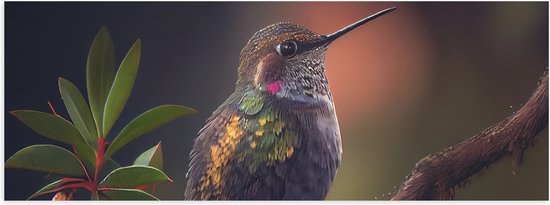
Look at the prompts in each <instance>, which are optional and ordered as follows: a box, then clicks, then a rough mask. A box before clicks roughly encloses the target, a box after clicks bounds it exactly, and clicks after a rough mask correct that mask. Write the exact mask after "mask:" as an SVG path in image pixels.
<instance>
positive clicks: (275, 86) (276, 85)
mask: <svg viewBox="0 0 550 205" xmlns="http://www.w3.org/2000/svg"><path fill="white" fill-rule="evenodd" d="M280 89H281V82H279V81H275V82H272V83H269V84H267V91H269V93H271V95H275V93H277V92H279V90H280Z"/></svg>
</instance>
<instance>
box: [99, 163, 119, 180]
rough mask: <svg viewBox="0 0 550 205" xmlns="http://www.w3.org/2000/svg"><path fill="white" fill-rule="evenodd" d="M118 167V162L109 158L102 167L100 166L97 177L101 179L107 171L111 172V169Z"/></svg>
mask: <svg viewBox="0 0 550 205" xmlns="http://www.w3.org/2000/svg"><path fill="white" fill-rule="evenodd" d="M118 168H120V164H118V163H117V162H115V161H114V160H112V159H109V160H107V161H106V162H105V164H103V167H102V168H101V172H100V175H99V178H100V179H102V178H104V177H105V176H107V175H108V174H109V173H111V172H112V171H113V170H115V169H118Z"/></svg>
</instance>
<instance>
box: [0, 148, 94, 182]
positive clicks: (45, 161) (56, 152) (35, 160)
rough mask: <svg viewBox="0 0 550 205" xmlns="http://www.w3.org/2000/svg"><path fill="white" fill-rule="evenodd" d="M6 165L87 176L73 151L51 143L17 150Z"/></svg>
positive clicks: (7, 166)
mask: <svg viewBox="0 0 550 205" xmlns="http://www.w3.org/2000/svg"><path fill="white" fill-rule="evenodd" d="M5 167H6V168H20V169H29V170H35V171H42V172H47V173H54V174H62V175H67V176H77V177H84V176H86V174H85V173H84V171H83V170H82V167H81V166H80V162H79V161H78V159H77V158H76V156H75V155H74V154H73V153H71V152H70V151H68V150H66V149H63V148H61V147H58V146H55V145H49V144H41V145H32V146H29V147H25V148H23V149H21V150H19V151H17V152H16V153H15V154H14V155H13V156H11V157H10V158H9V159H8V161H6V164H5Z"/></svg>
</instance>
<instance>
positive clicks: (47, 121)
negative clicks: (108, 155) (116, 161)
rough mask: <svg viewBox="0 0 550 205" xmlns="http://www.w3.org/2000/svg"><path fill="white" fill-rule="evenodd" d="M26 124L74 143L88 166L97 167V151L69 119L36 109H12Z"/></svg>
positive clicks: (60, 139)
mask: <svg viewBox="0 0 550 205" xmlns="http://www.w3.org/2000/svg"><path fill="white" fill-rule="evenodd" d="M11 114H13V115H15V117H17V118H18V119H19V120H21V121H22V122H23V123H24V124H25V125H27V126H28V127H30V128H31V129H32V130H34V131H35V132H37V133H38V134H40V135H42V136H44V137H47V138H50V139H52V140H55V141H58V142H63V143H66V144H69V145H72V146H73V147H74V148H75V150H76V152H77V154H78V156H79V157H80V158H81V159H82V160H83V161H84V163H86V166H87V167H88V168H92V167H95V166H94V165H95V152H94V150H93V149H92V147H90V145H88V143H86V141H84V138H83V137H82V135H81V134H80V133H79V132H78V130H77V129H76V128H75V127H74V126H73V124H71V123H70V122H69V121H67V120H65V119H63V118H62V117H60V116H58V115H52V114H48V113H45V112H40V111H35V110H15V111H11Z"/></svg>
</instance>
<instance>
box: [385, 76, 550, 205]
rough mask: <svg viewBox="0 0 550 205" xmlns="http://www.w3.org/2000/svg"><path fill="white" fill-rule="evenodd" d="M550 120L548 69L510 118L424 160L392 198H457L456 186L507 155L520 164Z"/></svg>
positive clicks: (515, 163) (417, 165)
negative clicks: (530, 94) (531, 93)
mask: <svg viewBox="0 0 550 205" xmlns="http://www.w3.org/2000/svg"><path fill="white" fill-rule="evenodd" d="M547 124H548V70H546V71H545V72H544V74H543V76H542V77H541V79H540V80H539V84H538V87H537V89H536V90H535V91H534V93H533V95H532V96H531V98H529V100H528V101H527V103H525V105H524V106H523V107H521V109H519V110H518V111H517V112H516V113H514V114H513V115H511V116H509V117H508V118H507V119H505V120H503V121H501V122H499V123H497V124H495V125H493V126H491V127H489V128H487V129H485V130H484V131H482V132H480V133H478V134H476V135H474V136H473V137H471V138H469V139H467V140H465V141H463V142H461V143H459V144H456V145H454V146H451V147H449V148H447V149H444V150H442V151H440V152H438V153H434V154H431V155H428V156H427V157H425V158H424V159H422V160H420V161H419V162H418V163H417V164H416V165H415V167H414V169H413V170H412V172H411V173H410V174H409V176H407V179H406V180H405V182H403V184H402V185H401V187H400V188H399V190H398V191H397V192H396V194H395V195H394V196H393V197H392V200H417V199H439V200H444V199H453V198H454V196H455V189H457V188H459V187H461V186H462V185H464V184H465V183H466V182H467V181H468V180H469V179H470V177H472V176H474V175H475V174H476V173H479V172H481V171H483V170H485V169H487V168H488V167H489V166H491V165H492V164H494V163H495V162H497V161H498V160H499V159H501V158H502V157H504V156H512V159H513V165H514V167H517V166H519V165H520V164H521V162H522V160H523V153H524V151H525V150H526V149H527V148H528V147H530V146H532V145H533V144H534V143H535V137H536V136H537V134H538V133H539V132H541V131H542V130H543V129H544V128H545V127H546V126H547Z"/></svg>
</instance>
